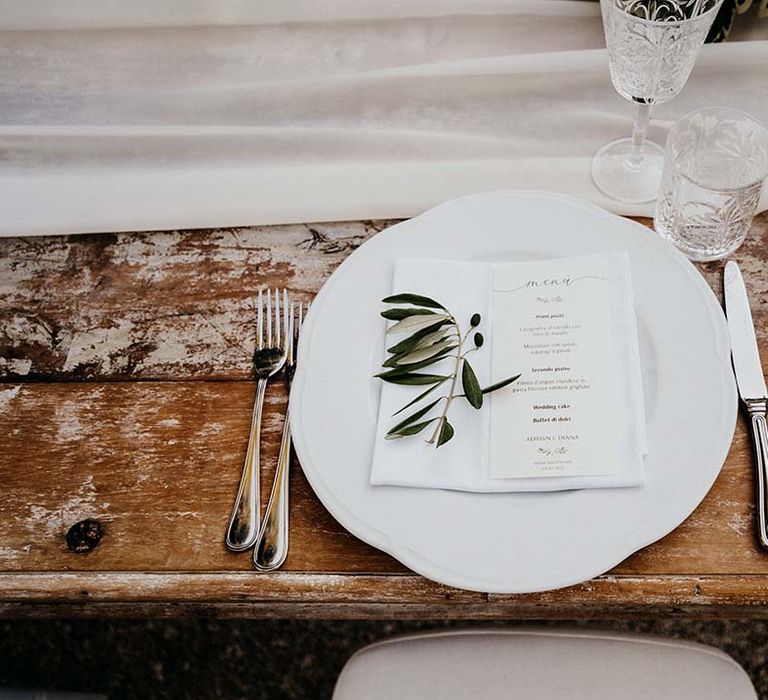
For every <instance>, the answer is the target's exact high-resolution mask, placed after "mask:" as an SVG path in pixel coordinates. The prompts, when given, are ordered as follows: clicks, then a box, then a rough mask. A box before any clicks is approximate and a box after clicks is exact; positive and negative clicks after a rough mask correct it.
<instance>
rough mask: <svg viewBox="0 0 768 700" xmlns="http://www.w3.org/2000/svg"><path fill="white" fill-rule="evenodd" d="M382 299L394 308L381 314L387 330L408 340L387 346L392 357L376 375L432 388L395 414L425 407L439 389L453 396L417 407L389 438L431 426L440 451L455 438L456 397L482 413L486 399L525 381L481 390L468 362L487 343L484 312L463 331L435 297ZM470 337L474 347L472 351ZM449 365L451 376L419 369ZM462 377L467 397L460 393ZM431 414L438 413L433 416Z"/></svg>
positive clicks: (432, 440)
mask: <svg viewBox="0 0 768 700" xmlns="http://www.w3.org/2000/svg"><path fill="white" fill-rule="evenodd" d="M382 301H383V302H384V303H385V304H389V305H390V307H391V308H388V309H386V310H385V311H382V312H381V315H382V316H383V317H384V318H386V319H387V320H389V321H394V322H395V323H394V324H393V325H391V326H390V327H389V328H388V329H387V335H405V336H406V337H405V338H404V339H403V340H400V341H399V342H397V343H396V344H394V345H392V346H391V347H389V348H387V353H388V355H389V356H388V358H387V359H386V361H385V362H384V364H383V369H384V371H382V372H379V373H378V374H377V375H376V376H377V377H379V378H380V379H382V380H383V381H385V382H389V383H391V384H402V385H406V386H426V387H427V388H426V389H425V390H424V391H423V392H421V393H420V394H419V395H418V396H416V398H414V399H412V400H411V401H409V402H408V403H407V404H405V406H403V407H402V408H401V409H400V410H399V411H397V412H396V413H395V414H394V415H395V416H396V415H398V414H400V413H402V412H403V411H405V410H406V409H408V408H411V407H412V406H415V405H416V404H418V403H420V402H421V401H422V400H423V399H426V398H427V396H429V395H430V394H431V393H432V392H433V391H434V390H435V389H437V388H438V387H439V386H442V385H444V384H446V383H447V384H448V393H446V394H444V395H443V396H440V397H439V398H437V399H433V400H432V401H430V402H429V403H427V404H426V405H423V406H422V407H421V408H418V409H416V410H415V411H414V412H413V413H411V414H409V415H408V416H407V417H405V418H403V419H401V420H400V421H399V422H398V423H397V424H396V425H394V426H393V427H392V428H390V430H389V431H388V432H387V434H386V439H387V440H393V439H397V438H402V437H408V436H410V435H418V434H419V433H421V432H422V431H423V430H424V429H425V428H426V427H427V426H430V425H432V426H434V427H433V430H432V433H431V437H429V438H428V439H427V442H428V443H429V444H434V445H435V447H440V446H441V445H444V444H445V443H446V442H448V441H449V440H450V439H451V438H452V437H453V436H454V434H455V430H454V427H453V426H452V425H451V423H450V421H449V420H448V409H449V408H450V406H451V403H452V402H453V401H454V400H455V399H458V398H464V399H466V400H467V401H468V402H469V404H470V406H472V407H473V408H475V409H478V410H479V409H481V408H482V407H483V396H485V395H486V394H490V393H491V392H493V391H497V390H498V389H502V388H504V387H505V386H508V385H509V384H512V382H514V381H516V380H517V379H518V378H519V377H520V375H519V374H518V375H516V376H514V377H509V378H507V379H504V380H502V381H499V382H496V383H494V384H491V385H490V386H487V387H485V388H481V387H480V383H479V382H478V380H477V375H476V374H475V371H474V370H473V369H472V365H471V364H470V362H469V360H468V359H467V356H468V355H470V354H471V353H472V352H475V351H476V350H478V349H479V348H481V347H482V345H483V342H484V338H483V334H482V333H480V331H479V330H478V328H479V326H480V323H481V321H482V318H481V316H480V314H478V313H475V314H472V316H471V317H470V319H469V328H468V329H467V330H466V332H464V333H462V332H461V329H460V327H459V324H458V322H457V320H456V318H455V317H454V315H453V314H452V313H451V312H450V311H448V309H446V308H445V306H443V305H442V304H440V303H439V302H437V301H435V300H434V299H430V298H429V297H425V296H421V295H419V294H395V295H394V296H389V297H387V298H386V299H383V300H382ZM470 335H471V337H472V342H471V347H468V348H467V347H466V346H467V344H468V343H467V341H468V340H469V338H470ZM465 348H466V349H465ZM446 361H450V362H448V367H449V368H450V369H449V370H448V373H447V374H445V373H441V374H436V373H430V372H420V371H419V370H425V369H427V368H428V367H431V366H432V365H435V364H437V363H439V362H442V363H443V365H442V366H443V367H445V362H446ZM445 371H446V370H445V369H443V370H442V372H445ZM459 377H461V388H462V391H463V393H458V380H459ZM432 412H434V413H436V415H432V416H431V417H430V416H429V414H430V413H432Z"/></svg>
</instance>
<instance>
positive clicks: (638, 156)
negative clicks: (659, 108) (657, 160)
mask: <svg viewBox="0 0 768 700" xmlns="http://www.w3.org/2000/svg"><path fill="white" fill-rule="evenodd" d="M634 105H635V120H634V123H633V125H632V151H631V152H630V154H629V156H628V157H627V162H626V166H627V167H628V168H629V169H630V170H639V169H640V168H642V167H643V144H644V143H645V136H646V134H647V133H648V124H649V122H650V120H651V105H649V104H648V103H646V102H634Z"/></svg>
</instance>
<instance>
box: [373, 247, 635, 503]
mask: <svg viewBox="0 0 768 700" xmlns="http://www.w3.org/2000/svg"><path fill="white" fill-rule="evenodd" d="M591 257H596V256H585V258H584V259H588V258H591ZM599 257H600V258H601V259H603V260H604V261H605V269H606V270H607V273H608V274H607V277H608V279H609V283H610V285H611V287H610V290H611V294H610V295H609V297H608V298H609V299H610V314H611V316H612V319H613V342H614V343H615V353H614V354H615V356H616V358H617V367H616V372H615V378H616V384H615V386H613V387H612V389H611V405H610V407H609V408H608V412H609V413H610V414H611V415H613V416H614V419H615V421H616V424H617V425H619V427H620V429H619V430H618V431H617V432H618V433H619V434H618V435H617V436H615V438H616V452H615V460H613V463H612V464H609V465H605V464H600V465H596V469H595V472H594V473H589V474H585V473H583V472H582V473H580V474H579V475H571V476H535V477H529V476H524V477H513V478H498V476H496V478H494V477H493V476H492V475H498V473H499V472H500V471H503V466H504V465H501V466H500V464H499V462H500V460H505V459H510V460H514V459H515V455H514V454H511V453H510V450H509V449H508V445H507V446H504V448H503V449H502V450H501V451H500V450H499V443H500V442H501V443H503V442H504V440H503V437H504V435H503V431H504V426H503V425H501V426H499V425H498V424H497V425H496V426H494V425H493V414H494V410H496V411H498V412H499V415H502V413H503V412H504V411H506V410H507V409H508V408H509V407H510V404H509V403H504V402H510V401H511V402H514V401H516V400H517V396H518V394H517V393H516V391H519V390H520V389H519V388H518V385H516V384H513V385H511V386H510V387H507V388H505V389H502V390H501V391H499V392H498V393H494V394H489V395H486V397H485V403H484V405H483V408H482V409H481V410H479V411H478V410H475V409H473V408H472V407H471V406H470V405H469V404H468V403H467V401H465V400H464V399H458V400H455V401H454V402H453V403H452V405H451V408H450V412H449V417H450V421H451V423H452V425H453V426H454V427H455V429H456V433H455V436H454V438H453V439H452V440H451V441H450V442H448V443H446V444H445V445H442V446H441V447H440V448H439V449H435V447H434V445H429V444H427V443H426V440H425V438H427V437H429V435H430V430H431V426H428V427H427V428H426V429H425V430H424V431H423V433H421V434H419V435H418V436H415V437H414V436H411V437H406V438H401V439H395V440H385V435H386V433H387V431H388V430H389V429H390V428H391V427H392V426H393V425H394V424H395V423H397V422H398V420H399V419H402V418H403V417H405V416H406V415H408V414H409V413H410V412H412V411H414V410H415V409H416V408H417V407H418V406H419V405H421V404H417V405H416V406H414V407H413V408H409V409H407V410H406V411H404V412H403V413H401V414H399V415H398V416H395V417H393V414H394V413H395V412H396V411H398V410H399V409H400V408H402V407H403V406H404V405H405V404H406V403H407V402H408V401H409V400H411V399H412V398H415V396H416V395H418V393H419V392H420V391H423V390H424V387H404V386H401V385H393V384H389V383H383V386H382V391H381V399H380V405H379V418H378V424H377V428H376V442H375V447H374V454H373V462H372V469H371V484H373V485H391V486H411V487H421V488H444V489H454V490H461V491H475V492H511V491H559V490H566V489H576V488H609V487H626V486H637V485H640V484H641V483H642V482H643V478H644V477H643V459H642V457H643V455H644V454H645V452H646V444H645V416H644V408H643V400H642V388H641V383H640V369H639V367H640V363H639V352H638V340H637V328H636V320H635V316H634V304H633V300H632V289H631V282H630V277H629V261H628V256H627V255H626V254H625V253H611V254H609V255H605V256H599ZM570 260H579V259H576V258H571V259H570ZM525 264H527V263H522V265H525ZM510 265H516V264H515V263H511V264H501V265H498V264H492V263H475V262H463V261H455V260H423V259H399V260H397V261H396V264H395V272H394V279H393V292H394V293H403V292H412V293H415V294H422V295H425V296H429V297H431V298H433V299H436V300H437V301H439V302H440V303H443V304H444V305H445V306H446V307H447V308H448V309H450V311H451V313H453V314H454V316H455V317H456V318H457V320H458V321H459V325H460V326H461V327H462V329H464V328H466V327H467V325H468V323H469V319H470V317H471V316H472V314H474V313H479V314H480V315H481V317H482V321H481V324H480V326H479V327H478V330H480V331H481V332H482V333H483V335H484V336H485V339H486V340H485V342H484V343H483V346H482V347H481V348H480V349H479V350H477V351H476V352H473V353H472V354H471V363H472V367H473V369H474V370H475V373H476V375H477V378H478V380H479V382H480V385H481V386H483V387H484V386H487V385H489V384H491V383H492V382H494V381H498V380H500V379H503V378H504V377H505V376H508V375H509V374H511V373H514V370H513V369H512V368H509V367H504V372H503V376H501V375H499V376H494V375H493V370H494V365H496V366H497V367H496V369H497V371H498V369H499V367H500V366H503V365H504V363H503V362H501V363H499V362H498V361H496V362H494V353H496V354H497V355H498V353H499V348H498V347H497V346H496V343H495V342H494V335H495V334H496V333H498V332H499V331H500V329H502V328H503V329H508V328H509V327H510V324H512V323H513V321H514V319H509V318H494V307H496V308H502V307H501V306H500V305H499V303H498V296H497V297H496V299H497V302H496V303H495V302H494V294H496V295H498V293H499V292H498V290H496V291H495V287H498V286H499V285H498V284H497V279H498V278H499V273H500V271H503V270H505V269H507V268H508V267H509V266H510ZM497 327H498V328H497ZM501 335H507V334H501ZM397 339H399V338H398V337H397V336H395V339H394V340H393V336H392V335H388V336H386V345H392V344H393V343H394V342H396V340H397ZM382 351H383V357H387V354H386V349H385V348H383V349H382ZM496 360H498V357H497V358H496ZM450 369H451V366H450V361H446V362H445V363H444V364H442V365H441V364H436V365H433V366H431V367H429V368H428V369H425V370H422V371H428V372H430V373H432V372H434V373H437V374H442V373H445V371H447V370H450ZM510 370H511V371H510ZM526 379H530V377H527V378H526V377H521V380H520V382H521V383H522V382H523V381H524V380H526ZM446 386H447V384H444V385H443V386H441V387H439V388H438V389H436V390H435V392H434V396H435V398H437V397H438V396H440V395H442V394H443V393H445V391H446V390H445V389H444V387H446ZM523 389H524V387H523ZM545 398H546V396H545V395H542V400H545ZM430 415H432V414H430ZM500 437H501V439H500ZM608 437H609V436H606V439H608ZM492 445H493V446H495V447H493V448H492Z"/></svg>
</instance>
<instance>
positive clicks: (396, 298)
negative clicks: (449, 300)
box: [382, 294, 445, 310]
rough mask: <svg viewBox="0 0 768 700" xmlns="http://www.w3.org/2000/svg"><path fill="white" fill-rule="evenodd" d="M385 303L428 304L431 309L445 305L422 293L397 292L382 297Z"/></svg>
mask: <svg viewBox="0 0 768 700" xmlns="http://www.w3.org/2000/svg"><path fill="white" fill-rule="evenodd" d="M382 301H383V302H384V303H385V304H413V305H414V306H426V307H429V308H430V309H443V310H445V307H444V306H443V305H442V304H439V303H438V302H436V301H435V300H434V299H430V298H429V297H423V296H421V295H420V294H395V295H393V296H391V297H387V298H386V299H382Z"/></svg>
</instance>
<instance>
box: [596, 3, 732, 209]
mask: <svg viewBox="0 0 768 700" xmlns="http://www.w3.org/2000/svg"><path fill="white" fill-rule="evenodd" d="M721 3H722V0H600V9H601V11H602V15H603V29H604V30H605V42H606V46H607V48H608V61H609V68H610V73H611V81H612V82H613V86H614V87H615V88H616V90H617V92H618V93H619V94H620V95H621V96H622V97H624V98H626V99H627V100H630V101H631V102H632V103H633V104H634V105H635V118H634V127H633V130H632V136H631V137H630V138H623V139H619V140H617V141H612V142H611V143H609V144H607V145H605V146H603V147H602V148H601V149H600V150H599V151H598V152H597V154H596V155H595V157H594V159H593V160H592V180H593V181H594V183H595V185H596V186H597V188H598V189H599V190H600V191H601V192H603V193H604V194H605V195H607V196H608V197H611V198H612V199H616V200H618V201H620V202H626V203H642V202H650V201H653V200H654V199H655V198H656V193H657V191H658V187H659V181H660V179H661V169H662V163H663V155H664V152H663V150H662V148H661V147H660V146H658V145H657V144H655V143H653V142H650V141H648V140H647V139H646V134H647V131H648V123H649V120H650V110H651V105H654V104H660V103H662V102H666V101H667V100H671V99H672V98H673V97H675V96H676V95H677V94H678V93H679V92H680V91H681V90H682V89H683V86H684V85H685V82H686V81H687V80H688V76H689V75H690V73H691V70H693V66H694V63H695V62H696V57H697V56H698V54H699V51H700V49H701V46H702V44H703V43H704V40H705V39H706V37H707V33H708V32H709V29H710V27H711V26H712V22H713V20H714V19H715V15H716V14H717V12H718V10H719V8H720V4H721Z"/></svg>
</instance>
